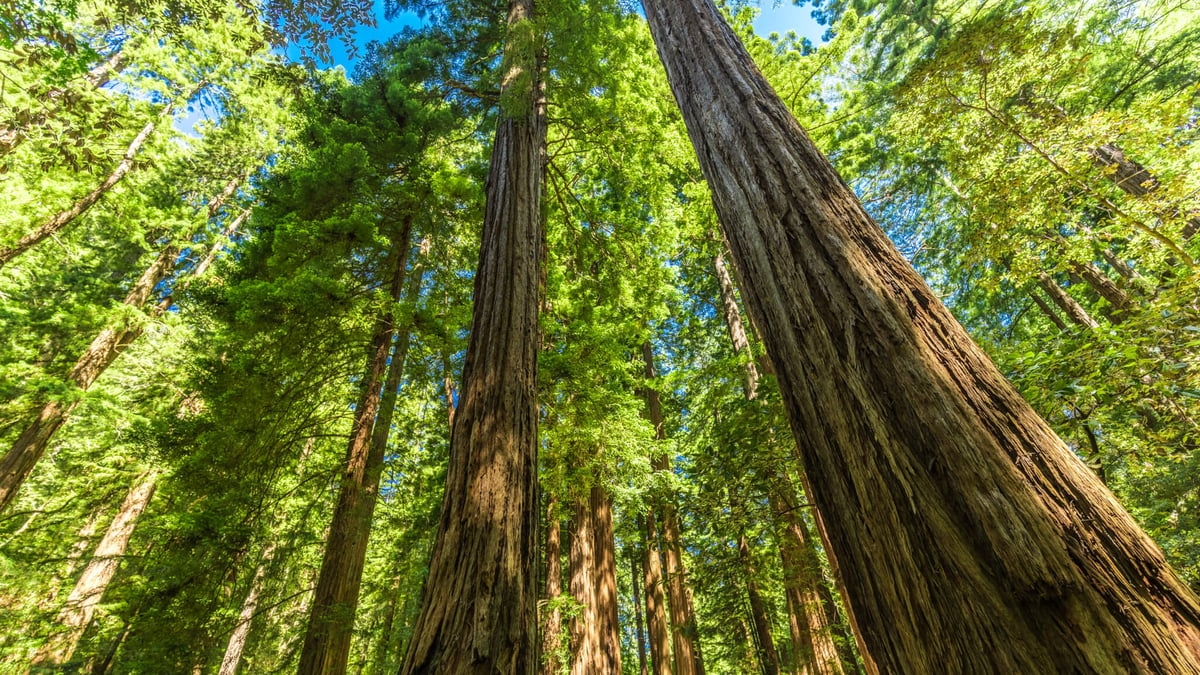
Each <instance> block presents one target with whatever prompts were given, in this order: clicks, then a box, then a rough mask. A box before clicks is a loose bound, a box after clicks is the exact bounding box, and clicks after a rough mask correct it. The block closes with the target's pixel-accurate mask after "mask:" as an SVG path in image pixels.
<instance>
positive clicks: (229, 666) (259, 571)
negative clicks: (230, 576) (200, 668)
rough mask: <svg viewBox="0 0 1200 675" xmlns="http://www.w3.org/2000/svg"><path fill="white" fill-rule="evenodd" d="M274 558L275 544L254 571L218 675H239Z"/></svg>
mask: <svg viewBox="0 0 1200 675" xmlns="http://www.w3.org/2000/svg"><path fill="white" fill-rule="evenodd" d="M274 557H275V544H273V543H272V544H270V545H268V546H267V548H266V550H264V551H263V558H262V562H260V563H258V567H257V568H255V570H254V578H253V579H251V580H250V590H249V591H248V592H247V593H246V599H245V600H244V601H242V610H241V611H240V612H239V613H238V620H237V624H235V625H234V627H233V632H232V633H230V634H229V643H228V644H227V645H226V646H225V655H224V656H223V657H221V667H220V669H219V670H218V671H217V673H218V675H236V674H237V670H238V666H239V665H240V664H241V662H242V652H243V651H244V650H245V649H246V639H247V638H248V637H250V623H251V622H252V621H253V620H254V614H255V613H256V612H257V611H258V598H259V596H260V595H262V589H263V583H264V582H265V576H266V573H267V567H268V566H269V565H270V564H271V560H272V558H274Z"/></svg>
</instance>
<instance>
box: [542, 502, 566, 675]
mask: <svg viewBox="0 0 1200 675" xmlns="http://www.w3.org/2000/svg"><path fill="white" fill-rule="evenodd" d="M548 502H549V503H548V504H547V506H546V602H548V603H555V602H556V601H557V600H558V599H559V597H561V596H562V535H561V533H562V528H561V526H560V522H559V514H558V503H559V502H558V497H557V496H556V495H551V497H550V499H549V500H548ZM551 607H552V609H548V610H547V612H546V616H545V619H544V620H543V624H542V625H543V628H542V675H558V671H559V663H558V646H559V641H560V639H561V635H562V610H560V609H559V608H558V606H557V605H555V604H552V605H551Z"/></svg>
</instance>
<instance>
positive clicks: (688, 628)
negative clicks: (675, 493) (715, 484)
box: [642, 342, 704, 675]
mask: <svg viewBox="0 0 1200 675" xmlns="http://www.w3.org/2000/svg"><path fill="white" fill-rule="evenodd" d="M642 360H643V364H644V368H645V370H644V374H645V376H646V379H647V380H653V379H654V378H655V377H658V372H657V370H656V369H655V367H654V352H653V350H652V349H651V347H650V343H649V342H644V343H642ZM643 395H644V396H645V398H646V414H647V417H649V419H650V424H652V425H653V426H654V435H655V438H657V439H658V440H663V439H665V438H666V437H667V436H666V430H665V428H664V427H663V413H662V401H661V400H660V398H659V394H658V391H656V390H655V389H654V388H653V387H649V386H647V387H646V389H645V391H644V393H643ZM651 466H652V467H653V468H654V470H655V471H670V470H671V460H670V459H668V458H667V457H666V455H663V454H659V455H657V456H655V457H653V458H652V459H651ZM659 510H660V511H661V512H662V521H663V535H662V539H663V549H664V557H665V558H666V580H667V593H668V595H669V597H670V607H671V638H672V639H671V642H672V646H673V648H674V652H675V675H704V660H703V657H702V656H701V654H700V643H699V639H698V638H699V631H698V630H697V628H696V610H695V608H694V606H693V604H692V589H691V587H690V586H689V585H688V583H687V570H686V569H685V568H684V564H683V553H682V550H681V544H680V541H679V516H678V515H677V514H676V511H675V504H674V501H673V499H662V500H660V503H659ZM653 517H654V514H653V513H651V514H649V515H648V516H647V520H648V522H651V523H652V522H653V521H652V520H651V519H652V518H653Z"/></svg>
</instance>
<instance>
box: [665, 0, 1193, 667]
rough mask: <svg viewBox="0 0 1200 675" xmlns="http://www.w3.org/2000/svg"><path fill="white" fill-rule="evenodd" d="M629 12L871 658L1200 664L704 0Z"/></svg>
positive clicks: (1098, 518) (1016, 408) (1067, 457)
mask: <svg viewBox="0 0 1200 675" xmlns="http://www.w3.org/2000/svg"><path fill="white" fill-rule="evenodd" d="M644 5H645V9H646V16H647V19H648V21H649V23H650V27H651V32H652V34H653V36H654V38H655V41H656V43H657V45H658V50H659V54H660V56H661V57H662V60H663V63H664V65H665V66H666V69H667V73H668V78H669V80H670V83H671V86H672V89H673V91H674V92H675V96H676V99H677V100H678V101H679V103H680V106H681V109H682V111H683V117H684V121H685V123H686V125H687V128H688V131H689V134H690V136H691V139H692V142H693V144H694V145H695V147H696V150H697V154H698V156H699V158H700V164H701V167H702V169H703V171H704V175H705V177H706V178H707V179H708V181H709V185H710V187H711V189H712V192H713V196H714V203H715V205H716V209H717V213H718V216H719V217H720V220H721V224H722V226H723V228H724V230H725V234H726V237H727V238H728V240H729V242H730V245H731V248H732V251H733V255H734V259H735V261H736V263H737V265H738V268H739V270H740V272H741V278H742V279H743V282H744V285H743V291H744V297H745V298H746V302H747V306H748V308H749V310H750V313H751V315H752V316H753V317H754V318H755V320H756V322H757V324H758V326H759V328H761V329H762V335H763V341H764V342H765V344H766V347H767V352H768V354H770V356H771V361H772V363H773V364H774V366H775V369H776V374H777V376H778V378H779V388H780V391H781V393H782V395H783V399H784V404H785V408H786V410H787V413H788V416H789V420H790V422H791V425H792V428H793V432H794V433H795V435H796V437H797V438H804V439H805V442H804V443H802V444H800V446H799V450H800V453H801V455H802V457H803V460H804V464H805V469H806V472H807V473H808V478H809V484H810V486H811V488H812V492H811V493H810V496H811V497H812V498H813V500H814V501H815V502H816V504H817V506H818V509H819V510H820V513H821V515H822V516H823V520H824V525H825V528H826V530H827V535H828V539H829V543H830V545H831V547H832V550H833V553H835V554H836V558H837V562H838V566H839V569H840V572H841V574H842V577H843V579H844V581H845V586H846V589H847V590H848V592H849V598H850V600H851V601H852V603H853V608H854V617H855V619H856V622H857V626H858V628H859V629H860V630H861V631H862V636H863V641H864V642H865V643H866V645H867V647H868V650H869V652H870V656H871V657H872V658H873V659H874V663H875V664H877V667H878V670H879V671H881V672H889V673H893V672H894V673H906V674H910V673H911V674H919V673H944V672H971V673H976V672H977V673H993V672H1013V673H1017V672H1022V673H1024V672H1029V673H1032V672H1063V673H1067V672H1098V673H1128V672H1193V671H1196V670H1198V669H1200V628H1198V627H1197V626H1198V624H1200V601H1198V600H1197V598H1196V597H1195V595H1193V594H1192V593H1191V592H1190V591H1189V590H1188V589H1187V588H1186V587H1185V586H1184V585H1183V584H1182V583H1181V582H1180V581H1179V579H1178V578H1177V577H1176V576H1175V574H1174V573H1173V572H1172V571H1171V570H1170V568H1169V567H1168V566H1167V564H1166V561H1165V560H1164V559H1163V556H1162V553H1161V552H1160V551H1159V550H1158V549H1157V547H1156V546H1155V545H1154V544H1153V542H1151V541H1150V539H1149V538H1148V537H1147V536H1146V535H1145V533H1143V532H1142V531H1141V530H1140V529H1138V527H1137V525H1136V524H1135V523H1134V522H1133V520H1132V519H1131V518H1130V517H1129V515H1128V514H1127V513H1126V512H1125V511H1124V510H1123V509H1122V508H1121V506H1120V505H1119V504H1118V503H1117V501H1116V500H1115V498H1113V496H1112V494H1111V493H1109V492H1108V491H1107V490H1106V489H1105V488H1104V486H1103V485H1102V484H1101V483H1100V482H1099V481H1098V480H1097V479H1096V477H1095V476H1094V475H1093V474H1092V473H1091V471H1090V470H1089V469H1088V468H1087V467H1086V466H1085V465H1084V464H1083V463H1082V462H1081V461H1080V460H1079V459H1078V458H1077V457H1075V456H1074V455H1073V454H1072V453H1071V451H1070V450H1069V448H1067V446H1066V445H1065V444H1064V443H1063V442H1062V441H1061V440H1060V439H1058V438H1057V437H1056V436H1055V435H1054V433H1053V432H1052V431H1051V430H1050V428H1049V427H1048V426H1047V425H1046V424H1045V422H1044V421H1042V420H1041V419H1040V418H1038V417H1037V415H1036V414H1035V413H1034V412H1033V411H1032V409H1031V408H1030V407H1029V406H1028V404H1027V403H1025V401H1024V400H1022V399H1021V397H1020V396H1019V395H1018V394H1017V392H1016V391H1015V390H1014V389H1013V388H1012V387H1011V385H1009V384H1008V383H1007V382H1006V381H1005V380H1004V378H1003V376H1002V375H1001V374H1000V373H999V372H998V371H997V369H996V368H995V366H994V365H993V364H992V363H991V362H990V361H989V360H988V358H987V357H986V356H985V355H984V354H983V352H982V350H980V349H979V348H978V347H977V346H976V345H975V344H974V343H973V342H972V341H971V339H970V337H969V336H968V335H967V334H966V332H965V331H964V330H963V329H962V327H961V326H960V325H959V324H958V323H957V322H956V321H955V320H954V318H953V317H952V316H951V315H950V313H949V312H948V311H947V310H946V308H945V307H944V306H942V304H941V302H940V301H939V300H938V298H937V296H936V295H934V294H933V293H932V291H930V290H929V288H928V287H927V286H926V285H925V283H924V281H923V280H922V279H921V278H920V277H919V276H918V275H917V274H916V272H915V271H914V270H913V269H912V267H911V266H910V265H909V264H908V263H907V262H906V261H905V260H904V258H903V257H902V256H901V255H900V253H899V252H898V251H897V250H896V249H895V247H894V246H893V245H892V243H891V242H890V241H888V239H887V238H886V236H885V235H884V233H883V231H882V230H881V229H880V228H879V227H878V226H877V225H876V224H875V223H874V222H873V221H871V219H870V217H869V216H868V215H867V214H866V213H865V211H863V209H862V206H861V205H860V204H859V203H858V201H857V199H856V198H855V197H854V195H853V193H852V192H851V191H850V189H849V188H848V187H847V186H846V184H845V183H844V182H843V181H842V180H841V179H840V178H839V177H838V175H837V173H836V172H835V171H834V170H833V168H832V166H830V164H829V162H828V160H826V159H825V158H824V157H823V156H822V155H821V154H820V152H819V151H818V150H817V149H816V148H815V147H814V146H813V144H812V142H811V141H810V140H809V139H808V137H807V135H806V134H805V133H804V131H803V130H802V129H801V128H800V126H799V125H798V124H797V123H796V121H795V119H794V118H793V117H792V116H791V115H790V114H789V113H788V112H787V109H786V108H785V107H784V106H783V104H782V103H781V102H780V101H779V99H778V97H777V96H776V95H775V94H774V92H773V91H772V90H771V88H770V86H769V85H768V84H767V83H766V81H765V79H764V78H763V77H762V75H761V74H760V73H759V72H758V71H757V69H756V68H755V66H754V64H753V62H752V61H751V59H750V57H749V55H748V54H747V53H746V51H745V48H744V47H743V46H742V45H741V43H740V42H739V41H738V39H737V37H736V35H735V34H734V33H733V32H732V31H731V30H730V29H729V27H728V26H727V25H725V23H724V20H723V19H722V18H721V15H720V13H719V12H718V11H717V9H716V8H715V7H714V6H713V4H712V2H711V1H710V0H674V2H671V3H666V2H663V0H645V2H644ZM864 514H870V516H869V518H868V517H864ZM918 514H919V515H918Z"/></svg>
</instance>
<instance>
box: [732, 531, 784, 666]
mask: <svg viewBox="0 0 1200 675" xmlns="http://www.w3.org/2000/svg"><path fill="white" fill-rule="evenodd" d="M737 545H738V559H739V560H740V561H741V563H742V574H744V575H745V577H746V597H747V599H748V600H749V601H750V618H751V619H752V620H753V622H754V636H755V638H756V639H755V647H756V648H757V651H758V663H759V667H760V668H761V669H762V672H763V673H764V674H765V675H779V653H778V652H776V651H775V638H773V637H772V636H771V619H770V617H769V616H768V615H767V606H766V604H765V603H764V602H763V599H762V593H760V592H759V590H758V582H757V581H755V579H754V575H755V570H754V556H753V554H752V553H751V552H750V542H749V541H748V540H747V539H746V535H745V533H739V534H738V544H737Z"/></svg>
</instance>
